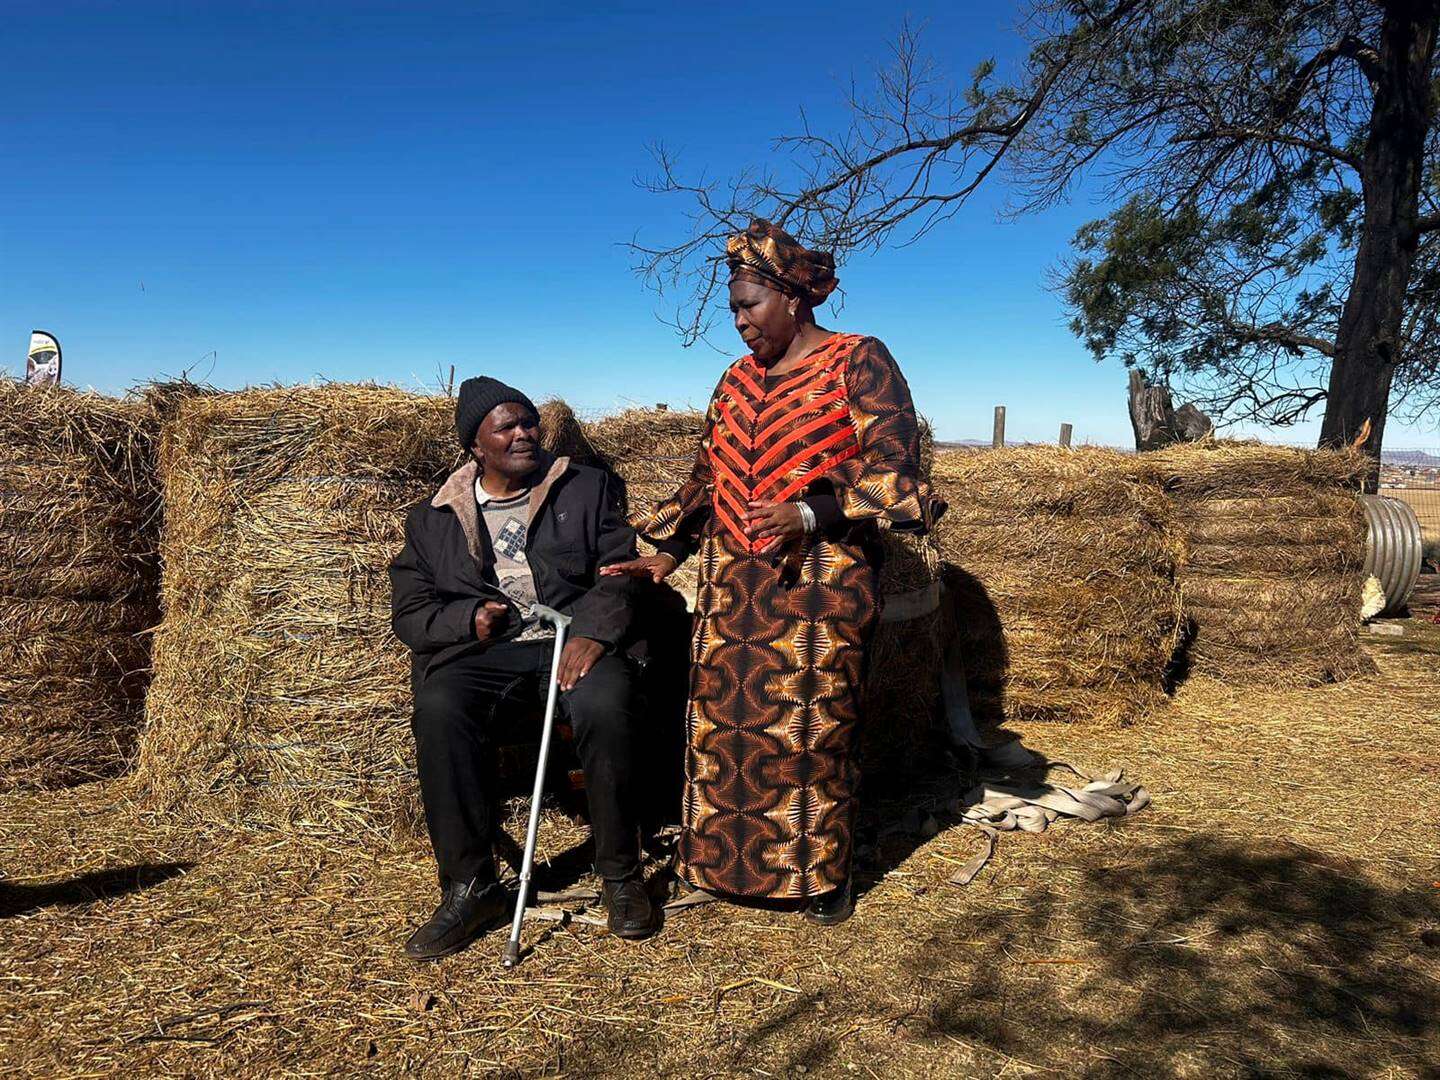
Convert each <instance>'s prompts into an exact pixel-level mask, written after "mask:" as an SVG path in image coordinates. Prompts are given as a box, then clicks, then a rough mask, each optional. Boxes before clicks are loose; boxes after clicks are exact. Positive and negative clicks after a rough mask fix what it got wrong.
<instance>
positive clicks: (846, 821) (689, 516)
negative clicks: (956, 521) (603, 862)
mask: <svg viewBox="0 0 1440 1080" xmlns="http://www.w3.org/2000/svg"><path fill="white" fill-rule="evenodd" d="M918 474H919V430H918V424H917V421H916V416H915V409H914V406H913V405H912V404H911V400H910V389H909V387H908V386H907V385H906V383H905V378H904V376H903V375H901V373H900V369H899V368H898V367H897V366H896V364H895V361H894V359H893V358H892V357H891V356H890V353H889V352H888V351H887V350H886V348H885V346H884V345H882V344H881V343H880V342H879V341H877V340H876V339H874V338H868V337H861V336H859V335H854V334H834V335H832V336H831V337H830V338H828V339H827V340H826V341H825V342H824V344H823V345H821V346H820V347H819V348H818V349H817V350H816V351H815V352H813V353H811V354H810V355H809V356H808V357H807V358H806V360H805V361H804V363H803V364H802V365H801V366H800V367H799V368H797V369H795V370H792V371H790V372H787V373H786V374H784V375H781V376H777V377H771V376H768V375H767V374H766V371H765V369H764V368H763V367H761V366H760V365H759V364H757V363H756V361H755V359H754V358H753V357H751V356H745V357H742V358H741V359H739V360H737V361H735V362H734V363H733V364H731V365H730V368H729V370H727V371H726V373H725V375H724V377H723V378H722V379H721V380H720V384H719V386H717V387H716V389H715V394H714V397H713V398H712V399H711V402H710V408H709V412H708V414H707V422H706V426H705V432H704V435H703V436H702V439H701V444H700V449H699V452H698V454H697V455H696V459H695V466H694V471H693V473H692V475H691V477H690V479H689V480H687V481H686V482H685V483H684V484H682V485H681V487H680V489H679V490H678V491H677V492H676V493H675V494H674V495H673V496H672V497H671V498H669V499H667V500H666V501H665V502H663V503H661V504H660V505H659V506H657V507H656V508H655V510H654V511H653V512H652V513H650V514H648V515H642V516H641V517H639V518H638V519H637V521H636V522H635V524H636V527H637V528H638V529H639V530H640V532H641V533H643V534H644V535H645V536H647V537H648V538H650V539H651V540H654V541H659V542H661V544H662V547H663V546H666V545H667V544H668V546H669V548H670V549H671V550H673V549H674V548H675V545H676V542H677V541H680V542H683V544H684V550H686V551H698V556H699V558H700V589H699V595H698V601H697V611H696V630H695V639H694V648H693V651H692V660H693V664H692V668H691V673H690V705H689V710H688V715H687V718H686V726H687V735H688V740H689V746H688V749H687V751H686V762H685V776H686V793H685V804H684V832H683V835H682V836H681V840H680V872H681V874H682V875H683V876H684V878H685V879H686V880H687V881H688V882H690V884H692V885H695V886H698V887H700V888H703V889H708V890H711V891H714V892H721V893H726V894H729V895H734V896H749V897H770V898H803V897H808V896H817V895H820V894H822V893H825V892H828V891H830V890H832V889H835V888H837V887H839V886H840V885H842V884H843V883H844V881H845V876H846V874H847V873H848V872H849V868H850V846H851V833H852V827H853V820H854V810H855V792H856V786H857V783H858V780H859V772H858V767H857V762H856V760H855V752H856V749H857V745H858V743H857V725H858V724H859V722H860V716H859V712H858V698H859V693H860V684H861V678H862V673H863V671H864V666H865V664H864V657H865V650H866V647H867V645H868V643H869V639H870V634H871V631H872V630H873V628H874V626H875V623H876V620H877V616H878V615H879V597H878V595H877V576H878V551H879V544H878V534H877V528H894V529H909V530H921V529H924V528H927V527H928V525H929V507H930V496H929V491H928V489H927V488H926V486H925V485H924V484H923V483H922V482H921V480H920V479H919V475H918ZM807 496H819V497H822V498H831V499H833V500H834V502H833V503H832V504H831V505H832V506H834V505H838V508H839V510H840V511H841V513H842V514H843V518H841V519H840V521H839V522H838V523H837V524H835V525H834V526H832V527H830V528H828V529H825V530H824V531H823V533H817V534H813V535H811V536H807V537H804V538H803V539H801V540H798V541H794V542H792V543H791V544H790V546H789V547H787V548H785V549H782V550H781V551H779V552H776V553H773V554H765V555H762V554H758V553H757V551H756V549H757V548H759V547H761V546H763V544H764V541H758V542H755V543H753V544H752V542H751V541H750V540H749V538H748V537H746V535H745V533H744V530H743V517H742V515H743V513H744V510H745V508H746V505H747V504H748V503H749V501H750V500H751V499H752V498H754V499H771V500H776V501H782V500H787V499H795V498H801V497H807Z"/></svg>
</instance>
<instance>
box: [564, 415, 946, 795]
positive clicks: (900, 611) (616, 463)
mask: <svg viewBox="0 0 1440 1080" xmlns="http://www.w3.org/2000/svg"><path fill="white" fill-rule="evenodd" d="M704 427H705V416H704V414H703V413H699V412H691V411H684V412H673V411H670V410H668V409H653V410H652V409H628V410H626V411H625V412H622V413H619V414H617V415H615V416H611V417H607V418H605V419H603V420H599V421H597V422H594V423H591V424H589V425H587V431H588V434H589V436H590V444H591V445H592V446H593V447H594V448H595V449H596V451H597V452H598V454H599V456H600V458H601V460H602V461H603V462H605V463H606V464H607V465H608V466H609V467H610V468H611V469H612V470H613V471H614V472H615V473H616V474H617V475H618V476H619V477H620V478H621V479H622V480H623V481H624V483H625V491H626V501H627V506H628V509H629V511H630V512H631V513H632V514H636V513H645V512H648V511H649V510H651V509H653V508H654V506H655V505H656V504H657V503H658V502H660V501H661V500H663V499H665V498H667V497H669V496H670V495H672V494H673V493H674V492H675V489H676V488H678V487H679V486H680V484H681V483H682V482H684V480H685V479H686V478H687V477H689V475H690V470H691V468H692V467H693V465H694V463H695V453H696V450H697V448H698V447H699V445H700V437H701V434H702V433H703V431H704ZM921 442H922V467H926V468H928V466H929V462H930V457H931V449H932V445H933V443H932V438H931V433H930V430H929V428H928V426H927V427H924V428H923V429H922V433H921ZM882 540H883V543H884V549H885V562H884V566H883V568H882V571H881V579H880V589H881V594H882V595H883V596H884V597H885V599H886V603H887V606H888V607H889V614H888V616H887V617H886V618H885V619H884V621H883V622H882V623H881V625H880V628H879V630H878V631H877V633H876V636H875V640H874V642H873V644H872V648H871V654H870V667H869V673H868V676H867V681H866V686H865V691H864V699H865V715H866V726H865V729H864V743H865V745H864V747H863V748H862V753H863V756H864V759H865V761H866V763H867V767H868V768H869V769H871V770H872V771H881V772H883V771H890V770H891V768H892V766H899V765H902V764H904V763H905V762H906V761H909V760H911V759H913V757H914V755H915V754H916V753H919V752H922V751H923V749H924V746H925V744H926V743H927V741H928V740H929V737H930V735H931V733H932V730H933V728H934V720H935V715H936V710H937V705H938V701H939V695H940V682H939V670H940V664H939V660H940V647H941V646H940V634H939V625H940V610H939V602H938V600H939V587H938V586H939V575H940V553H939V547H938V546H937V544H936V541H935V539H934V538H933V537H917V536H912V535H908V534H901V533H892V532H888V531H887V532H885V533H883V534H882ZM640 547H641V549H642V551H643V552H645V553H647V554H648V553H650V552H652V551H653V550H654V549H653V548H652V547H650V545H648V544H646V543H645V542H644V541H641V544H640ZM668 581H669V583H670V584H671V585H672V586H673V587H674V588H675V589H676V590H677V591H679V592H680V594H681V595H682V596H683V597H684V598H685V602H686V604H687V605H688V606H689V607H690V608H691V609H692V610H693V609H694V605H695V597H696V591H697V589H698V586H699V566H698V560H696V559H690V560H688V561H687V562H686V563H685V564H684V565H683V566H681V567H680V569H679V570H677V571H676V573H675V574H673V575H672V576H671V577H670V578H669V579H668Z"/></svg>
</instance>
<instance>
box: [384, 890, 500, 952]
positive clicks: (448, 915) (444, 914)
mask: <svg viewBox="0 0 1440 1080" xmlns="http://www.w3.org/2000/svg"><path fill="white" fill-rule="evenodd" d="M474 885H475V883H474V882H473V881H472V882H468V883H466V884H460V883H458V882H453V881H452V882H450V883H449V884H447V885H446V886H445V890H444V892H443V893H442V894H441V899H440V906H439V907H437V908H436V909H435V914H433V915H431V916H430V919H429V921H428V922H426V923H425V925H424V926H422V927H420V929H419V930H416V931H415V933H413V934H411V935H410V940H409V941H407V942H405V955H406V956H408V957H410V959H411V960H438V959H440V957H442V956H449V955H450V954H451V953H457V952H459V951H460V950H461V949H463V948H465V946H466V945H469V944H470V942H472V941H474V940H475V939H476V938H477V937H479V936H480V935H481V934H483V933H485V931H487V930H491V929H493V928H494V927H496V926H498V925H499V924H500V923H502V922H504V921H505V916H506V914H508V912H509V908H510V895H509V894H508V893H507V892H506V891H505V888H504V886H502V885H501V884H500V883H499V882H492V883H491V884H489V885H486V886H484V887H483V888H480V889H476V888H474Z"/></svg>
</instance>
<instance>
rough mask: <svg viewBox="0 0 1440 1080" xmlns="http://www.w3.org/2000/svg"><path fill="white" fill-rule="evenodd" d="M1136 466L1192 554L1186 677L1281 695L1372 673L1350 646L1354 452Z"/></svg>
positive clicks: (1356, 621)
mask: <svg viewBox="0 0 1440 1080" xmlns="http://www.w3.org/2000/svg"><path fill="white" fill-rule="evenodd" d="M1144 457H1145V458H1146V459H1147V460H1148V461H1149V462H1150V463H1151V464H1152V465H1153V466H1154V467H1155V468H1156V469H1158V470H1159V471H1160V473H1161V474H1162V476H1163V479H1164V482H1165V486H1166V489H1167V490H1168V491H1169V492H1170V493H1171V495H1172V496H1173V498H1174V499H1175V503H1176V523H1177V527H1178V528H1179V529H1180V531H1181V532H1182V533H1183V534H1184V536H1185V539H1186V541H1187V544H1188V548H1189V557H1188V559H1187V560H1186V563H1185V566H1184V567H1183V568H1182V570H1181V573H1180V583H1181V588H1182V593H1183V596H1184V603H1185V611H1186V615H1187V618H1188V620H1189V623H1190V628H1189V634H1190V640H1189V642H1188V644H1187V646H1186V649H1185V651H1184V654H1183V657H1182V663H1183V665H1184V666H1185V667H1187V668H1188V670H1190V671H1195V672H1200V673H1203V674H1207V675H1211V676H1213V677H1215V678H1218V679H1223V680H1226V681H1231V682H1246V681H1254V682H1262V683H1276V684H1278V685H1309V684H1316V683H1323V682H1329V681H1333V680H1337V679H1344V678H1348V677H1350V676H1352V675H1357V674H1364V673H1368V672H1370V671H1372V670H1373V666H1372V665H1371V664H1370V662H1369V660H1368V659H1367V658H1366V657H1365V656H1364V655H1363V654H1362V652H1361V650H1360V647H1359V642H1358V631H1359V626H1360V616H1359V610H1360V589H1361V584H1362V575H1361V568H1362V567H1363V565H1364V543H1365V515H1364V510H1363V508H1362V507H1361V504H1360V501H1359V499H1358V498H1357V494H1358V491H1359V489H1360V485H1361V483H1362V481H1363V479H1364V476H1365V474H1366V470H1367V467H1368V464H1367V459H1366V458H1365V456H1364V455H1363V454H1360V453H1359V452H1357V451H1339V450H1297V449H1293V448H1290V447H1277V446H1266V445H1263V444H1260V443H1249V442H1216V441H1206V442H1200V443H1190V444H1183V445H1179V446H1174V447H1169V448H1167V449H1165V450H1161V451H1156V452H1154V453H1150V454H1146V455H1144Z"/></svg>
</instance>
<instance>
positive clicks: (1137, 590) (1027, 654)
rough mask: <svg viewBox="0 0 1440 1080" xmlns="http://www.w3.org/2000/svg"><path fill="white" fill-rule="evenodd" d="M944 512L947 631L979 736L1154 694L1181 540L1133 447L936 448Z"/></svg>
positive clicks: (1165, 653)
mask: <svg viewBox="0 0 1440 1080" xmlns="http://www.w3.org/2000/svg"><path fill="white" fill-rule="evenodd" d="M933 480H934V483H935V487H936V490H937V491H938V492H939V493H940V494H941V495H942V496H943V497H944V498H946V499H947V500H948V502H949V504H950V509H949V511H948V512H947V513H946V515H945V517H944V518H943V519H942V521H941V523H940V528H939V530H938V533H939V538H940V546H941V550H942V551H943V552H944V555H945V560H946V567H945V586H946V597H947V600H946V607H947V616H948V619H947V621H948V622H949V623H950V626H949V628H948V630H947V634H953V635H954V636H953V639H952V640H953V641H954V643H955V646H956V649H957V651H958V653H959V655H960V659H961V662H962V663H963V667H964V674H965V679H966V683H967V686H968V689H969V694H970V706H971V711H972V713H973V714H974V716H975V719H976V722H977V723H978V724H979V725H980V727H981V729H982V731H984V730H987V729H989V730H993V728H994V727H995V726H996V725H998V724H1000V723H1002V722H1003V721H1005V720H1008V719H1020V720H1068V721H1094V722H1099V723H1106V724H1109V723H1124V722H1130V721H1133V720H1137V719H1140V718H1141V717H1143V716H1144V715H1145V714H1146V713H1147V712H1149V711H1150V710H1152V709H1153V708H1155V707H1156V706H1158V705H1160V704H1162V703H1163V702H1164V700H1165V692H1164V675H1165V671H1166V666H1167V663H1168V661H1169V659H1170V656H1171V654H1172V652H1173V650H1174V647H1175V643H1176V640H1177V637H1178V631H1179V625H1180V619H1179V604H1178V592H1177V590H1176V587H1175V572H1176V568H1177V565H1178V563H1179V560H1180V558H1181V555H1182V553H1183V546H1182V544H1181V542H1180V541H1179V539H1178V537H1177V536H1176V535H1175V534H1174V532H1173V530H1172V527H1171V524H1170V516H1171V512H1172V511H1171V506H1170V501H1169V499H1168V498H1167V496H1166V495H1165V492H1164V491H1163V490H1162V488H1161V485H1160V481H1159V478H1158V475H1157V474H1156V472H1155V470H1154V469H1153V468H1151V467H1149V466H1148V465H1147V464H1145V463H1143V462H1142V461H1140V460H1138V459H1137V458H1136V456H1135V455H1127V454H1121V453H1118V452H1115V451H1110V450H1101V449H1093V448H1082V449H1077V450H1061V449H1057V448H1052V447H1039V446H1036V447H1019V448H1015V449H1006V450H994V451H983V452H967V451H946V452H943V453H940V454H937V455H936V460H935V466H934V471H933Z"/></svg>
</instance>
